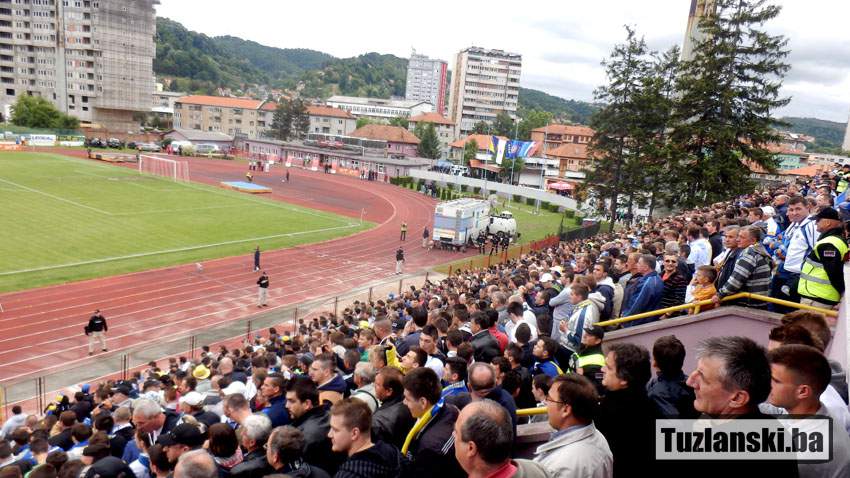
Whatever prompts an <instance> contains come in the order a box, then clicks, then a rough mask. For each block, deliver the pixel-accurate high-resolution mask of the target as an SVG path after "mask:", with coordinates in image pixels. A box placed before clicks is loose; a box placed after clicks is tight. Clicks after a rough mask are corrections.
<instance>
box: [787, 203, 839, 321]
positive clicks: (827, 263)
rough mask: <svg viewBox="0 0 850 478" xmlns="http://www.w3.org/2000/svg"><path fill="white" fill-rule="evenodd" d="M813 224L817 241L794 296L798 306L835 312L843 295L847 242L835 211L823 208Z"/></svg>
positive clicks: (801, 274) (804, 263)
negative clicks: (798, 295)
mask: <svg viewBox="0 0 850 478" xmlns="http://www.w3.org/2000/svg"><path fill="white" fill-rule="evenodd" d="M815 221H817V231H818V232H819V233H820V237H819V238H818V241H817V242H816V243H815V247H814V249H812V252H810V253H809V255H808V257H806V260H805V262H803V269H802V272H801V273H800V283H799V284H798V286H797V292H799V293H800V296H801V300H800V303H801V304H806V305H812V306H815V307H823V308H827V309H832V308H837V304H838V303H839V302H840V301H841V296H842V295H843V294H844V273H843V267H844V259H845V257H846V256H847V251H848V247H847V242H846V241H845V240H844V231H843V228H842V224H841V219H840V218H839V216H838V212H837V211H836V210H835V209H833V208H831V207H827V208H824V209H823V210H822V211H821V212H819V213H818V214H817V215H816V216H815ZM833 320H834V319H833Z"/></svg>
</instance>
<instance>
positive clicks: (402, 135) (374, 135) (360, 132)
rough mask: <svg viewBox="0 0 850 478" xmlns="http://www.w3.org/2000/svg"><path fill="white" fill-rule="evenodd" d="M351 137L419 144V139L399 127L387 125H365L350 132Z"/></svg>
mask: <svg viewBox="0 0 850 478" xmlns="http://www.w3.org/2000/svg"><path fill="white" fill-rule="evenodd" d="M351 136H354V137H357V138H365V139H377V140H381V141H387V142H390V143H408V144H419V138H417V137H416V135H415V134H413V133H411V132H410V131H408V130H406V129H404V128H402V127H400V126H390V125H388V124H367V125H366V126H363V127H362V128H357V129H356V130H354V131H352V132H351Z"/></svg>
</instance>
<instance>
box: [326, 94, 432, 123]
mask: <svg viewBox="0 0 850 478" xmlns="http://www.w3.org/2000/svg"><path fill="white" fill-rule="evenodd" d="M325 103H327V105H328V106H332V107H334V108H340V109H343V110H345V111H348V112H349V113H351V114H352V115H354V116H356V117H358V118H370V119H376V120H379V121H386V120H390V119H392V118H410V117H411V116H416V115H419V114H422V113H430V112H431V111H434V105H432V104H431V103H429V102H427V101H420V100H394V99H389V100H385V99H382V98H365V97H357V96H340V95H335V96H331V97H330V98H328V99H327V101H325Z"/></svg>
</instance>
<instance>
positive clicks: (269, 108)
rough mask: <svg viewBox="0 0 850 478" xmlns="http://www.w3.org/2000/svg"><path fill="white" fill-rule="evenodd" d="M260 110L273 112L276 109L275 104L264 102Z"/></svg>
mask: <svg viewBox="0 0 850 478" xmlns="http://www.w3.org/2000/svg"><path fill="white" fill-rule="evenodd" d="M260 109H261V110H263V111H275V110H276V109H277V103H275V102H274V101H266V102H265V103H263V107H262V108H260Z"/></svg>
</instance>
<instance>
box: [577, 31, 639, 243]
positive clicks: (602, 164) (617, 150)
mask: <svg viewBox="0 0 850 478" xmlns="http://www.w3.org/2000/svg"><path fill="white" fill-rule="evenodd" d="M648 55H649V50H648V48H647V46H646V42H645V41H644V40H643V38H638V37H637V35H636V34H635V32H634V30H633V29H632V28H630V27H626V42H625V43H623V44H620V45H617V46H615V47H614V51H613V52H612V53H611V56H610V58H609V60H608V61H606V62H605V63H604V64H605V72H606V75H607V77H608V84H607V85H605V86H602V87H599V88H597V90H596V91H595V92H594V97H595V100H596V102H598V103H602V104H605V107H603V108H602V109H600V110H599V111H597V112H596V113H595V114H594V115H593V116H592V117H591V121H590V125H591V127H592V128H593V129H594V131H595V133H594V135H593V138H592V140H591V144H590V151H589V153H590V156H591V157H592V158H593V166H592V169H591V170H590V171H587V183H588V184H589V185H590V186H591V188H592V189H593V190H594V191H595V193H596V195H597V197H598V198H599V199H600V201H602V200H604V199H606V198H607V200H608V201H610V202H609V208H610V212H609V214H610V216H611V221H610V223H609V224H610V230H612V231H613V230H614V222H615V221H616V218H617V209H618V206H619V200H620V197H621V195H625V196H626V197H631V198H634V194H635V193H636V191H637V190H638V189H639V188H638V187H636V184H638V183H639V182H640V180H642V178H643V175H642V173H641V172H640V165H639V162H638V158H639V156H640V148H639V147H640V145H639V144H636V143H635V142H634V141H632V139H631V138H632V136H633V135H634V134H635V132H636V130H637V129H639V127H640V125H639V115H640V105H639V104H637V96H638V95H639V93H640V92H641V89H642V87H643V82H644V81H645V79H646V77H647V76H648V75H649V72H650V69H651V65H650V62H649V59H648Z"/></svg>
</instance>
